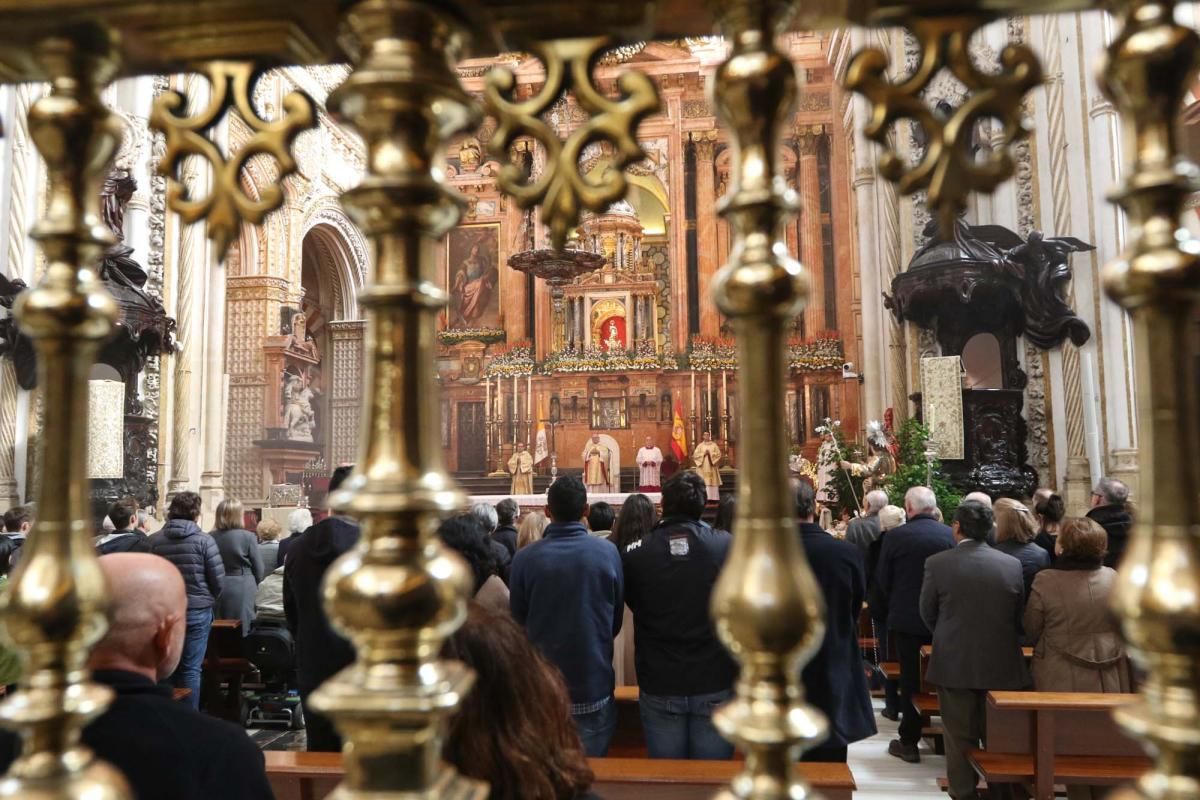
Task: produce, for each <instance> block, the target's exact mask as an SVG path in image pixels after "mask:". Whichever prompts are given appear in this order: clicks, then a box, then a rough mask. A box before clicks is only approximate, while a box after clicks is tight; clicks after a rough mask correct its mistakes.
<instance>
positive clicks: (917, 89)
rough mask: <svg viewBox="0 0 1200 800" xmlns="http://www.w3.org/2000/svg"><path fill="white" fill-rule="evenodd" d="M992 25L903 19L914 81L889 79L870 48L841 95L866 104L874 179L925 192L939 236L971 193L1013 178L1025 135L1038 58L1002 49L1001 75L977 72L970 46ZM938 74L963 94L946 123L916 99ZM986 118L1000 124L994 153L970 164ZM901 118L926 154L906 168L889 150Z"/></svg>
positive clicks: (882, 60) (964, 19)
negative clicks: (911, 44)
mask: <svg viewBox="0 0 1200 800" xmlns="http://www.w3.org/2000/svg"><path fill="white" fill-rule="evenodd" d="M990 19H991V18H990V17H988V16H983V15H972V14H955V15H949V16H944V17H938V16H931V17H914V18H913V19H911V20H907V21H906V25H907V26H908V27H909V28H910V29H911V31H912V33H913V36H915V37H916V40H917V44H918V46H919V48H920V59H919V61H918V63H917V67H916V69H915V70H914V71H913V74H912V75H909V76H908V77H906V78H904V79H903V80H901V81H900V82H899V83H893V82H892V81H891V80H890V79H889V78H888V76H887V69H888V57H887V55H886V54H884V52H883V51H882V50H879V49H876V48H867V49H865V50H862V51H860V52H859V53H858V54H856V55H855V56H854V58H853V60H851V62H850V65H849V67H847V69H846V81H845V84H846V88H847V89H850V90H852V91H855V92H858V93H859V94H861V95H862V96H863V97H865V98H866V99H867V101H868V102H870V104H871V116H870V119H869V120H868V121H867V124H866V126H865V127H864V129H863V132H864V134H865V135H866V136H867V137H868V138H869V139H872V140H874V141H875V142H878V143H879V144H880V145H882V146H883V148H884V151H883V154H882V155H881V156H880V157H879V174H880V175H882V176H883V177H885V178H887V179H888V180H890V181H893V182H894V183H895V184H896V188H897V189H898V190H899V191H900V193H901V194H912V193H913V192H916V191H919V190H921V189H928V190H929V194H928V204H929V208H930V210H931V211H932V212H933V213H934V214H935V216H936V218H937V220H938V224H939V225H940V227H941V230H942V232H943V235H945V236H949V235H950V232H951V231H952V230H953V228H954V220H955V218H956V217H957V216H958V214H959V213H960V212H961V211H963V210H964V209H965V208H966V207H967V196H968V195H969V194H970V193H971V192H972V191H978V192H991V191H993V190H994V189H995V188H996V187H997V186H998V185H1000V183H1002V182H1003V181H1005V180H1008V179H1009V178H1010V177H1012V174H1013V170H1014V169H1015V163H1014V161H1013V158H1012V155H1011V154H1010V153H1009V151H1008V146H1009V145H1010V144H1012V143H1013V142H1014V141H1016V140H1018V139H1020V138H1022V137H1024V136H1026V135H1028V131H1027V130H1026V128H1025V122H1024V113H1025V110H1024V105H1023V103H1022V98H1023V97H1024V95H1025V93H1026V92H1028V91H1029V90H1030V89H1032V88H1033V87H1035V86H1037V85H1038V83H1039V82H1040V81H1041V79H1042V67H1041V64H1040V63H1039V62H1038V60H1037V56H1036V55H1034V53H1033V51H1032V50H1030V49H1029V48H1028V47H1026V46H1024V45H1012V44H1010V45H1008V46H1007V47H1005V48H1004V51H1003V52H1002V53H1001V54H1000V65H1001V67H1003V70H1002V71H1000V72H998V73H996V74H989V73H984V72H980V71H979V70H978V69H977V68H976V67H975V65H974V64H973V63H972V61H971V52H970V49H969V47H968V45H969V44H970V41H971V36H972V35H973V34H974V33H975V32H976V30H978V29H979V27H980V26H982V25H983V24H984V23H986V22H988V21H990ZM942 69H948V70H949V71H950V72H951V74H953V75H954V77H955V78H957V79H958V80H960V81H962V83H963V85H965V86H966V87H967V90H968V92H969V95H968V96H967V99H966V100H965V101H964V102H963V104H962V105H961V106H959V107H958V108H955V109H953V110H952V111H951V112H950V114H949V117H948V118H946V119H941V118H940V117H939V116H938V115H937V114H935V112H934V109H933V108H930V106H929V105H928V103H927V102H926V100H925V99H924V98H923V97H922V96H921V93H922V92H924V91H925V89H926V88H927V87H928V86H929V85H930V82H931V81H932V80H933V79H934V78H935V77H936V76H937V74H938V73H939V72H941V70H942ZM989 118H995V119H997V120H999V121H1000V123H1001V128H1002V132H1001V136H1000V147H999V148H997V150H996V151H995V152H993V153H992V154H991V155H989V156H988V157H987V158H986V159H985V160H983V161H976V159H975V155H974V153H973V152H972V150H971V145H972V142H973V141H974V139H975V128H976V126H977V125H978V123H979V122H981V121H983V120H986V119H989ZM901 119H910V120H912V121H913V122H914V123H915V124H916V125H918V126H919V127H920V129H921V130H922V131H923V133H924V139H925V142H924V152H923V153H920V157H919V159H918V160H917V161H916V163H915V164H912V165H910V164H909V163H908V162H907V161H906V160H905V158H904V157H903V156H902V155H901V154H900V153H897V152H896V151H895V150H894V149H893V148H892V146H891V145H889V143H888V128H889V127H890V126H891V125H892V123H894V122H896V121H897V120H901Z"/></svg>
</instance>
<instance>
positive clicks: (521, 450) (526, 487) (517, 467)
mask: <svg viewBox="0 0 1200 800" xmlns="http://www.w3.org/2000/svg"><path fill="white" fill-rule="evenodd" d="M508 472H509V474H510V475H512V488H510V489H509V493H510V494H533V456H532V455H530V453H529V450H528V449H527V448H526V447H525V443H524V442H517V451H516V452H515V453H513V454H512V457H511V458H509V459H508Z"/></svg>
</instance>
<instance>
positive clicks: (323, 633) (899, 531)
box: [0, 467, 1132, 800]
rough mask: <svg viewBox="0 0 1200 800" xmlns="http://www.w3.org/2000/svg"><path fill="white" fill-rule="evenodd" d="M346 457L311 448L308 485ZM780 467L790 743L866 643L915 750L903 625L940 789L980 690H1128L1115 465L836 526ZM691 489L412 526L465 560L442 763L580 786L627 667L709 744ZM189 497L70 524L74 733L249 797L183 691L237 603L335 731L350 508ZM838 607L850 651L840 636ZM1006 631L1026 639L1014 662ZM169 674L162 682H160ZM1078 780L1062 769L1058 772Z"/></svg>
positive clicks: (697, 755) (200, 791) (835, 735)
mask: <svg viewBox="0 0 1200 800" xmlns="http://www.w3.org/2000/svg"><path fill="white" fill-rule="evenodd" d="M349 472H350V468H349V467H340V468H338V470H336V471H335V472H334V474H333V475H332V477H331V478H330V482H329V491H330V493H332V492H334V491H336V490H337V489H338V488H339V487H340V485H341V484H342V482H343V481H344V480H345V479H346V477H348V475H349ZM793 489H794V493H795V516H796V530H797V537H798V541H799V543H800V544H801V546H802V547H803V550H804V553H805V555H806V557H807V560H808V562H809V564H810V566H811V568H812V572H813V575H814V577H815V578H816V582H817V585H818V586H819V588H820V591H821V594H822V599H823V601H824V608H825V614H826V623H825V633H824V638H823V640H822V642H821V644H820V647H819V649H818V650H817V652H816V653H815V654H814V655H813V656H812V658H811V659H810V660H809V661H808V662H807V663H806V665H805V666H804V667H803V670H802V674H801V676H800V677H801V681H802V683H803V686H804V692H805V698H806V699H807V701H808V702H810V703H811V704H813V705H815V706H816V707H817V708H818V709H819V710H820V711H821V712H822V713H823V714H824V715H825V717H826V718H827V719H828V720H829V734H828V737H827V738H826V740H825V741H824V742H823V743H821V744H819V745H817V746H816V747H814V748H812V749H809V750H808V751H806V752H805V753H803V754H802V755H801V758H802V759H804V760H809V761H832V762H844V761H846V759H847V754H848V748H849V747H850V746H851V745H852V744H853V743H855V742H858V741H861V740H863V739H866V738H868V737H870V736H873V735H875V734H876V732H877V726H876V718H875V711H874V708H873V705H872V699H871V691H870V690H871V684H872V683H874V682H876V679H877V675H875V674H873V673H872V670H871V664H870V663H869V662H879V661H880V660H881V659H882V657H883V656H882V654H885V653H894V657H895V659H896V660H897V661H898V662H899V665H900V677H899V681H898V682H886V681H880V684H881V685H880V686H879V687H878V688H882V689H883V690H884V707H883V709H882V712H881V713H882V716H883V717H885V718H887V719H891V720H897V721H898V722H899V732H898V737H897V738H896V739H895V740H894V741H892V742H891V743H890V745H889V747H888V752H889V753H890V754H891V755H893V756H895V757H897V758H899V759H901V760H903V761H905V762H918V761H920V759H921V749H920V748H919V746H918V744H919V742H920V740H921V738H922V723H921V715H920V712H918V710H917V709H916V708H915V707H914V702H913V701H914V697H915V696H916V695H917V694H918V692H919V691H920V683H921V680H922V665H921V648H922V647H923V646H927V645H932V655H931V656H930V657H929V660H928V665H927V667H926V669H925V673H924V680H925V681H927V682H928V683H930V684H932V685H934V686H936V687H937V695H938V700H939V704H940V709H941V710H940V713H941V717H942V724H943V729H944V736H945V742H946V748H945V749H946V759H947V775H948V778H949V790H950V794H951V796H952V797H955V798H957V800H969V799H970V798H975V797H977V794H976V782H977V778H976V775H975V772H974V771H973V768H972V767H971V765H970V764H969V763H968V761H967V759H966V753H967V751H968V750H969V749H970V748H973V747H978V746H980V745H981V744H982V742H983V741H984V739H985V737H986V731H985V729H984V728H985V725H984V721H985V714H984V700H985V697H986V694H987V692H989V691H997V690H1020V689H1036V690H1041V691H1065V692H1085V691H1086V692H1127V691H1130V686H1131V680H1132V678H1131V674H1130V668H1129V665H1128V663H1127V660H1126V657H1125V651H1124V646H1123V643H1122V638H1121V636H1120V633H1119V630H1118V628H1117V625H1116V622H1115V620H1114V618H1113V616H1112V614H1111V613H1110V611H1109V609H1108V603H1109V597H1110V595H1111V593H1112V591H1113V586H1114V581H1115V577H1116V573H1115V571H1114V567H1116V566H1117V565H1118V562H1119V560H1120V557H1121V554H1122V553H1123V552H1124V550H1125V548H1126V542H1127V538H1128V536H1129V532H1130V528H1131V525H1132V514H1131V511H1130V504H1129V502H1128V501H1129V497H1128V489H1127V488H1126V487H1125V486H1124V484H1122V483H1120V482H1119V481H1116V480H1112V479H1108V478H1106V479H1104V480H1102V481H1101V482H1100V483H1099V484H1098V485H1097V487H1096V489H1095V491H1094V493H1093V496H1092V505H1093V508H1092V510H1091V511H1090V512H1089V513H1088V515H1087V516H1086V517H1067V516H1066V514H1065V508H1064V503H1063V500H1062V498H1061V497H1060V496H1058V495H1057V494H1054V493H1053V492H1051V491H1049V490H1039V491H1038V493H1037V494H1036V495H1035V497H1033V498H1032V499H1031V501H1030V502H1029V503H1023V502H1020V501H1017V500H1013V499H1007V498H1003V499H998V500H996V501H995V502H993V501H992V500H991V499H990V498H989V497H988V496H987V495H986V494H982V493H973V494H972V495H968V496H967V497H966V498H965V499H964V500H963V501H962V502H961V503H960V504H959V505H958V507H957V509H956V510H955V511H954V513H953V516H952V518H951V519H950V520H949V523H950V524H945V522H943V520H942V519H941V513H940V511H939V510H938V506H937V498H936V497H935V495H934V493H933V492H932V491H931V490H929V489H927V488H925V487H914V488H912V489H910V490H909V491H908V492H907V494H906V495H905V497H904V498H903V507H900V506H897V505H892V504H890V503H889V498H888V495H887V494H886V492H884V491H882V490H875V491H871V492H869V493H867V495H866V496H865V497H864V498H863V508H862V513H861V514H860V515H859V516H857V517H855V518H853V519H852V520H850V521H849V524H848V525H847V526H846V527H845V530H844V532H842V531H836V532H831V531H828V530H825V529H824V528H822V527H821V525H819V524H818V523H817V520H818V519H819V518H820V511H821V507H820V506H821V504H820V502H819V501H818V498H817V495H816V492H815V491H814V489H813V487H812V486H811V485H810V484H809V483H807V482H804V481H796V482H795V484H794V487H793ZM711 494H712V493H711V486H710V485H709V484H708V483H706V481H705V479H704V477H703V476H702V475H701V474H700V473H698V472H697V471H693V470H685V471H681V472H677V473H675V474H673V475H672V476H670V478H668V479H667V480H666V481H665V482H664V483H663V485H662V487H661V507H660V508H656V506H655V504H654V503H653V502H652V501H651V500H650V498H649V497H647V496H646V495H644V494H632V495H629V496H627V497H626V498H625V499H624V502H623V504H622V505H621V506H620V507H619V508H613V506H611V505H609V504H608V503H606V502H601V501H598V502H595V503H589V492H588V488H587V487H586V486H585V484H584V481H582V480H581V479H580V478H579V477H574V476H566V477H560V478H558V479H557V480H556V481H554V482H553V483H552V484H551V486H550V488H549V489H548V490H547V492H546V501H545V507H544V508H542V509H536V510H535V509H527V510H525V511H524V513H522V509H521V508H520V507H519V506H518V505H517V503H516V502H515V501H514V500H513V499H505V500H502V501H501V502H499V503H497V504H495V505H494V506H492V505H489V504H483V503H480V504H476V505H474V506H472V507H471V508H470V509H469V510H467V511H465V512H464V513H461V514H458V515H455V516H453V517H450V518H449V519H446V520H445V521H444V522H443V523H442V524H441V526H440V527H439V529H438V536H439V537H440V539H441V541H442V542H443V543H444V544H445V545H446V546H447V547H448V548H450V549H452V550H453V551H455V552H456V553H458V554H459V555H460V556H461V557H462V558H463V560H464V561H465V563H466V564H467V565H468V567H469V569H470V574H471V577H472V582H473V599H472V602H471V603H470V606H469V610H468V614H467V617H466V622H465V624H464V625H463V626H462V627H461V628H460V629H459V630H458V631H457V632H456V633H455V634H454V635H453V636H452V637H451V639H450V640H449V641H448V642H447V643H446V645H445V648H444V655H445V656H446V657H449V658H455V659H459V660H461V661H464V662H465V663H467V664H468V665H469V666H471V667H473V668H474V670H475V671H476V673H477V676H478V678H477V684H476V687H475V689H474V690H473V691H472V692H471V693H470V694H469V695H468V696H467V697H466V698H465V700H464V701H463V703H462V705H461V707H460V708H459V710H458V711H457V713H456V714H455V716H454V718H453V719H452V721H451V725H450V734H449V739H448V743H447V745H446V748H445V753H444V755H445V758H446V759H447V760H448V761H449V762H450V763H452V764H453V765H454V766H455V767H456V768H458V769H459V770H460V771H461V772H463V773H464V774H466V775H469V776H472V777H477V778H481V779H484V780H487V781H488V782H489V783H491V785H492V787H493V788H492V795H491V796H492V797H496V798H518V797H520V798H555V800H559V799H563V800H565V799H566V798H576V797H587V796H590V795H589V790H590V785H591V782H592V773H591V770H590V769H589V767H588V763H587V758H589V757H603V756H605V755H606V754H607V753H608V751H609V747H610V744H611V742H612V740H613V737H614V733H615V731H616V728H617V703H616V698H615V692H616V689H617V687H618V686H620V685H623V684H636V685H637V686H638V688H639V692H638V715H639V716H640V720H641V725H642V730H643V733H644V737H645V744H646V750H647V754H648V755H649V757H650V758H671V759H708V760H712V759H729V758H731V757H733V747H732V745H731V744H729V742H727V741H726V740H725V739H724V738H723V737H722V736H721V735H720V734H719V733H718V732H717V730H716V727H715V725H714V723H713V714H714V712H715V711H716V709H718V708H719V707H720V706H722V705H723V704H724V703H726V702H727V701H728V700H729V699H730V698H731V697H732V695H733V689H734V683H735V681H736V678H737V673H738V667H737V664H736V662H735V661H734V660H733V659H732V658H731V657H730V655H729V653H728V651H727V650H726V648H725V646H724V645H723V644H722V642H721V641H720V638H719V635H718V632H717V630H716V627H715V626H714V624H713V621H712V619H711V615H710V604H711V596H712V592H713V588H714V585H715V583H716V581H717V577H718V575H719V574H720V572H721V569H722V566H723V565H724V563H725V561H726V560H727V559H728V557H729V554H730V551H731V548H733V547H734V543H735V539H736V533H735V532H734V531H735V530H736V524H735V518H736V512H737V510H736V505H735V502H734V498H733V496H732V495H731V494H726V495H723V496H721V498H720V501H719V503H717V504H714V503H712V502H711ZM713 512H715V517H714V518H712V521H711V522H710V521H707V519H706V518H707V517H708V515H709V514H710V513H713ZM35 513H36V512H35V509H33V508H32V507H28V506H26V507H19V508H15V509H10V510H9V511H8V512H6V513H5V514H4V517H3V523H4V531H5V533H4V536H2V537H0V572H2V573H3V575H0V587H2V586H3V582H4V581H6V580H7V577H8V573H9V572H10V571H11V569H12V568H14V567H15V566H16V565H17V564H19V562H20V558H21V551H22V548H23V546H24V542H25V537H26V535H27V533H28V531H29V528H30V525H31V524H32V522H33V517H34V515H35ZM200 515H201V498H200V497H199V495H197V494H195V493H192V492H181V493H179V494H176V495H175V496H174V497H173V498H172V499H171V502H170V504H169V507H168V509H167V514H166V516H167V519H166V521H165V524H163V526H162V528H161V529H160V530H158V531H157V532H155V533H153V534H148V532H147V528H149V527H151V526H152V524H153V520H152V519H151V518H149V517H148V516H147V514H146V513H145V512H143V511H142V510H140V509H139V507H138V505H137V503H136V502H135V501H134V500H132V499H130V498H125V499H121V500H118V501H117V502H115V503H113V504H112V506H111V507H110V508H109V510H108V514H107V521H106V523H105V525H104V526H103V528H102V529H101V530H100V531H99V533H98V535H97V538H96V542H95V545H96V550H97V553H98V554H100V555H101V560H100V563H101V566H102V568H103V570H104V573H105V577H106V578H107V580H108V582H109V584H110V593H111V603H112V609H111V615H110V628H109V631H108V634H107V635H106V637H105V638H104V640H103V641H102V642H101V643H100V644H99V645H98V646H97V647H96V649H95V651H94V652H93V654H92V658H91V668H92V670H93V674H94V678H95V680H96V681H98V682H100V683H102V684H105V685H107V686H109V687H111V688H112V689H113V690H114V692H115V697H116V700H115V701H114V703H113V705H112V706H111V707H110V708H109V710H108V711H107V712H105V713H104V714H102V715H101V716H100V717H99V718H98V719H96V720H95V721H94V722H93V723H91V724H90V725H89V726H88V728H87V729H86V731H85V734H84V740H85V743H86V744H87V745H88V746H90V747H92V748H93V749H94V750H95V751H96V752H97V753H98V754H99V755H100V756H101V757H102V758H104V759H106V760H108V761H110V762H112V763H114V764H116V765H117V766H118V767H119V768H120V769H122V770H123V771H124V772H125V774H126V775H127V776H128V777H129V779H130V780H131V782H132V784H133V786H134V789H135V792H136V794H137V796H138V797H184V798H189V797H195V798H201V797H215V796H223V797H229V798H242V797H244V798H264V797H270V796H271V794H270V787H269V785H268V783H267V781H266V777H265V773H264V767H263V758H262V755H261V753H259V752H258V751H257V749H256V748H255V746H254V744H253V742H252V741H251V739H250V738H249V737H248V736H246V735H245V734H244V733H241V734H239V735H238V736H233V735H231V734H232V733H233V732H236V728H235V726H233V725H232V724H231V723H227V722H224V721H221V720H218V719H215V718H213V717H209V716H207V715H204V714H200V713H197V710H198V709H199V708H200V700H201V668H202V663H203V661H204V657H205V650H206V647H207V644H208V640H209V633H210V630H211V628H212V626H213V621H214V620H215V619H220V620H237V621H238V622H239V623H240V626H241V630H242V632H243V633H249V632H251V631H252V630H255V629H256V628H258V627H259V626H264V625H274V626H281V625H286V628H287V629H288V630H289V631H290V634H291V636H292V637H293V638H294V642H295V652H296V656H295V668H296V669H295V684H296V685H295V688H296V689H297V690H298V692H299V695H300V699H301V703H302V705H304V707H305V724H306V729H307V730H306V742H307V748H308V749H309V750H310V751H338V750H340V749H341V740H340V738H339V736H338V733H337V730H336V729H335V728H334V726H333V724H332V723H331V721H330V720H329V719H327V718H325V717H324V716H322V715H321V714H319V713H316V712H315V711H313V710H312V709H311V708H309V707H308V703H307V701H308V698H309V697H310V696H311V694H312V693H313V692H314V691H315V690H316V689H317V688H318V687H319V686H320V685H321V684H322V683H324V682H325V681H327V680H329V679H330V678H332V677H333V676H334V675H335V674H337V673H338V672H339V671H341V670H342V669H344V668H346V667H348V666H349V665H350V664H351V663H352V662H353V660H354V650H353V648H352V646H351V645H350V643H349V642H348V641H347V640H346V639H345V638H344V637H343V636H342V635H341V634H340V633H339V632H338V631H337V630H336V629H335V628H334V626H333V625H332V624H331V622H330V620H329V618H328V617H327V615H326V612H325V608H324V599H323V591H322V581H323V579H324V578H325V575H326V573H327V572H328V570H329V568H330V567H331V565H332V564H333V563H334V561H336V560H337V559H338V558H339V557H340V556H342V555H343V554H345V553H347V552H348V551H350V550H351V549H352V548H354V547H355V546H356V545H358V543H359V540H360V536H361V531H360V528H359V525H358V523H357V522H356V521H355V520H353V519H351V518H349V517H346V516H343V515H341V514H339V513H337V512H336V511H334V512H329V511H322V512H319V513H318V514H317V516H316V518H315V519H314V515H313V513H312V511H310V510H309V509H301V508H298V509H296V510H295V511H293V512H292V513H291V515H290V516H289V518H288V520H287V525H286V527H287V530H286V531H285V530H283V526H281V525H280V524H279V523H278V522H277V521H275V520H274V519H270V518H268V519H263V520H262V521H261V522H257V524H256V525H253V524H251V523H252V522H253V520H252V519H251V517H252V515H247V514H246V513H245V511H244V509H243V507H242V504H241V503H239V502H237V501H236V500H233V499H227V500H225V501H223V502H222V503H221V504H220V505H219V507H218V508H217V509H216V525H215V528H214V529H213V530H212V531H209V532H206V531H204V530H202V529H201V527H200V525H199V519H200ZM251 528H253V529H254V530H253V532H252V530H251ZM864 609H865V614H866V618H868V619H869V620H870V627H871V628H872V630H873V637H872V640H873V642H874V644H873V647H874V649H875V651H876V652H875V653H874V654H870V653H864V651H863V649H862V647H861V644H860V624H861V623H860V618H861V617H862V615H863V613H864ZM1023 646H1031V647H1032V648H1033V658H1032V661H1031V662H1030V665H1029V666H1027V663H1026V659H1025V658H1024V656H1023V654H1022V647H1023ZM865 657H866V658H865ZM20 668H21V667H20V663H19V661H18V660H17V659H16V658H15V656H14V655H13V654H12V653H10V652H7V651H0V685H12V684H15V683H16V682H17V680H18V676H19V674H20ZM172 688H174V689H176V690H186V691H185V692H184V693H183V696H184V699H183V701H178V700H175V699H173V696H172V691H171V690H172ZM117 732H121V733H120V735H117ZM3 745H4V746H3V747H2V748H0V755H2V756H3V760H4V763H8V762H9V761H11V760H12V759H13V758H14V757H16V754H17V752H18V747H17V745H16V743H15V741H12V740H10V739H8V738H6V739H4V740H3ZM534 753H536V754H537V758H531V757H530V756H531V754H534ZM166 765H169V767H168V766H166ZM233 776H237V777H236V779H235V778H234V777H233ZM1087 791H1088V790H1087V789H1086V787H1073V788H1072V792H1073V794H1072V797H1086V796H1089V795H1088V794H1086V792H1087ZM1080 792H1083V794H1080Z"/></svg>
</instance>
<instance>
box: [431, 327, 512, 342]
mask: <svg viewBox="0 0 1200 800" xmlns="http://www.w3.org/2000/svg"><path fill="white" fill-rule="evenodd" d="M506 338H507V334H505V332H504V329H503V328H450V329H448V330H443V331H438V333H437V340H438V344H443V345H454V344H462V343H463V342H482V343H483V344H495V343H496V342H503V341H504V340H505V339H506Z"/></svg>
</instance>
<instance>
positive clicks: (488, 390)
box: [483, 376, 492, 422]
mask: <svg viewBox="0 0 1200 800" xmlns="http://www.w3.org/2000/svg"><path fill="white" fill-rule="evenodd" d="M483 408H484V411H485V412H486V416H487V421H488V422H491V421H492V379H491V378H490V377H487V376H485V377H484V379H483Z"/></svg>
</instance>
